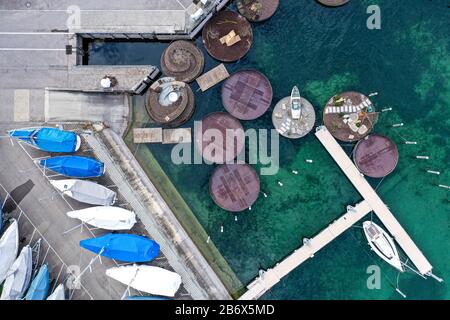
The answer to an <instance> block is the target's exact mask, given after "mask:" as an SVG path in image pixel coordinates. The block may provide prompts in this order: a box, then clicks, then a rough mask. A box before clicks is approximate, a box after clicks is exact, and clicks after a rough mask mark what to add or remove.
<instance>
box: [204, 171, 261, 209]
mask: <svg viewBox="0 0 450 320" xmlns="http://www.w3.org/2000/svg"><path fill="white" fill-rule="evenodd" d="M259 191H260V182H259V177H258V174H257V173H256V171H255V170H254V169H253V168H252V167H251V166H249V165H248V164H224V165H221V166H219V167H217V168H216V169H215V170H214V172H213V174H212V176H211V179H210V182H209V192H210V194H211V197H212V199H213V200H214V202H215V203H216V204H217V205H218V206H219V207H221V208H222V209H224V210H227V211H231V212H240V211H243V210H246V209H248V208H249V207H250V206H251V205H253V204H254V203H255V201H256V200H257V199H258V196H259Z"/></svg>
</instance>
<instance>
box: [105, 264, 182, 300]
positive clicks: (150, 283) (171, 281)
mask: <svg viewBox="0 0 450 320" xmlns="http://www.w3.org/2000/svg"><path fill="white" fill-rule="evenodd" d="M106 275H107V276H108V277H111V278H113V279H115V280H117V281H119V282H121V283H123V284H124V285H126V286H130V287H131V288H134V289H136V290H139V291H142V292H146V293H150V294H154V295H161V296H167V297H173V296H175V294H176V292H177V291H178V289H179V288H180V285H181V277H180V275H178V274H177V273H175V272H171V271H169V270H165V269H162V268H158V267H153V266H147V265H141V266H124V267H117V268H110V269H108V270H106Z"/></svg>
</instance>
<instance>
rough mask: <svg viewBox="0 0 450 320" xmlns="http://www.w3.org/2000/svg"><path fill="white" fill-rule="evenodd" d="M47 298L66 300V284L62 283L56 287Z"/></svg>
mask: <svg viewBox="0 0 450 320" xmlns="http://www.w3.org/2000/svg"><path fill="white" fill-rule="evenodd" d="M47 300H66V294H65V288H64V284H62V283H61V284H60V285H59V286H57V287H56V289H55V290H54V291H53V293H52V294H51V295H49V296H48V298H47Z"/></svg>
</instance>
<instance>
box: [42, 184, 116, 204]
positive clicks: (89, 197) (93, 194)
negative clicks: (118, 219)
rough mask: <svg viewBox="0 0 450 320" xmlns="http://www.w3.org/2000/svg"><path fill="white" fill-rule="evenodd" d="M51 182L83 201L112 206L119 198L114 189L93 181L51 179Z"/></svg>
mask: <svg viewBox="0 0 450 320" xmlns="http://www.w3.org/2000/svg"><path fill="white" fill-rule="evenodd" d="M50 183H51V184H52V185H53V186H54V187H55V188H56V189H58V190H59V191H60V192H62V193H63V194H64V195H67V196H69V197H71V198H72V199H75V200H77V201H80V202H83V203H88V204H93V205H97V206H112V205H113V204H114V202H115V201H116V198H117V194H116V193H115V192H114V191H112V190H109V189H108V188H106V187H104V186H102V185H100V184H98V183H95V182H91V181H84V180H77V179H66V180H50Z"/></svg>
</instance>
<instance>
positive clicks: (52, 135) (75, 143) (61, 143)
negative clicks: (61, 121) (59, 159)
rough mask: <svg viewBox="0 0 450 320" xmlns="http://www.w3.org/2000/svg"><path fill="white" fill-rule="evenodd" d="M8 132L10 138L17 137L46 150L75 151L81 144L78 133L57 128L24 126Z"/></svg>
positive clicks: (34, 146)
mask: <svg viewBox="0 0 450 320" xmlns="http://www.w3.org/2000/svg"><path fill="white" fill-rule="evenodd" d="M8 133H9V136H10V137H11V138H17V139H19V140H21V141H23V142H26V143H27V144H29V145H30V146H32V147H33V148H36V149H39V150H42V151H47V152H76V151H78V149H80V146H81V138H80V136H79V135H77V134H75V133H73V132H70V131H63V130H60V129H58V128H46V127H43V128H25V129H17V130H11V131H8Z"/></svg>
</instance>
